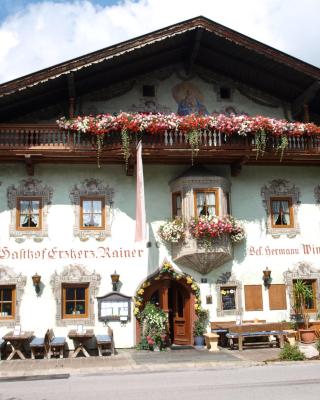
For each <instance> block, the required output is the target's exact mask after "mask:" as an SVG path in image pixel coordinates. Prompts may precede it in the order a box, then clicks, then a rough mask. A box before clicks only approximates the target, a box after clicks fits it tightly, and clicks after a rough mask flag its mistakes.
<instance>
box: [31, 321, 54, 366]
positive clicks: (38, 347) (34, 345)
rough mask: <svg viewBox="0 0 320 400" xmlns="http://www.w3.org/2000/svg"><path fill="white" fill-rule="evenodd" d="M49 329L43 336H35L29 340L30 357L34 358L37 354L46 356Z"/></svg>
mask: <svg viewBox="0 0 320 400" xmlns="http://www.w3.org/2000/svg"><path fill="white" fill-rule="evenodd" d="M49 333H50V331H49V329H48V330H47V332H46V333H45V335H44V337H43V338H40V337H35V338H33V339H32V341H31V342H30V350H31V358H32V359H33V360H34V359H35V358H36V357H37V356H43V357H47V356H48V351H49Z"/></svg>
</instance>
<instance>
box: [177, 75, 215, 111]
mask: <svg viewBox="0 0 320 400" xmlns="http://www.w3.org/2000/svg"><path fill="white" fill-rule="evenodd" d="M172 95H173V97H174V99H175V101H176V102H177V104H178V111H177V113H178V115H181V116H183V115H189V114H198V115H208V114H209V113H208V110H207V108H206V106H205V105H204V96H203V94H202V93H201V91H200V90H199V89H198V88H197V87H196V86H195V85H194V84H192V83H191V82H188V81H187V82H181V83H178V84H177V85H175V86H174V87H173V89H172Z"/></svg>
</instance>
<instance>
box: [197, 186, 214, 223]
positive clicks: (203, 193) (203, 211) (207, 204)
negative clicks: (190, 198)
mask: <svg viewBox="0 0 320 400" xmlns="http://www.w3.org/2000/svg"><path fill="white" fill-rule="evenodd" d="M194 213H195V216H196V217H209V216H214V215H219V208H218V190H217V189H196V190H195V191H194Z"/></svg>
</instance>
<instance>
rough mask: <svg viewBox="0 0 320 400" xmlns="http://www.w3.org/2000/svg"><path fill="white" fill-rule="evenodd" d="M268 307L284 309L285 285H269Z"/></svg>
mask: <svg viewBox="0 0 320 400" xmlns="http://www.w3.org/2000/svg"><path fill="white" fill-rule="evenodd" d="M269 308H270V310H286V309H287V299H286V286H285V285H282V284H281V285H270V287H269Z"/></svg>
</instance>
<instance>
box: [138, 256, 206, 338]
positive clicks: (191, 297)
mask: <svg viewBox="0 0 320 400" xmlns="http://www.w3.org/2000/svg"><path fill="white" fill-rule="evenodd" d="M199 294H200V291H199V287H198V285H197V284H196V282H195V281H194V280H193V278H192V277H191V276H189V275H185V274H183V273H179V272H177V271H175V270H174V269H173V267H172V266H171V264H169V263H164V264H163V266H162V268H161V269H160V271H157V272H156V273H155V274H152V275H151V276H149V278H148V279H147V280H146V281H145V282H143V284H142V285H141V286H140V288H139V289H138V290H137V296H136V297H135V314H136V316H137V329H136V332H137V335H136V342H137V343H138V342H139V341H140V323H139V312H141V311H142V310H143V308H144V306H145V304H146V303H148V302H151V303H153V304H156V305H157V306H159V307H160V308H161V309H162V310H163V311H164V312H165V313H167V314H168V330H169V336H170V342H171V343H172V344H176V345H190V344H192V343H193V334H192V328H193V322H194V320H195V309H197V308H198V307H200V303H199V302H200V300H199Z"/></svg>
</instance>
